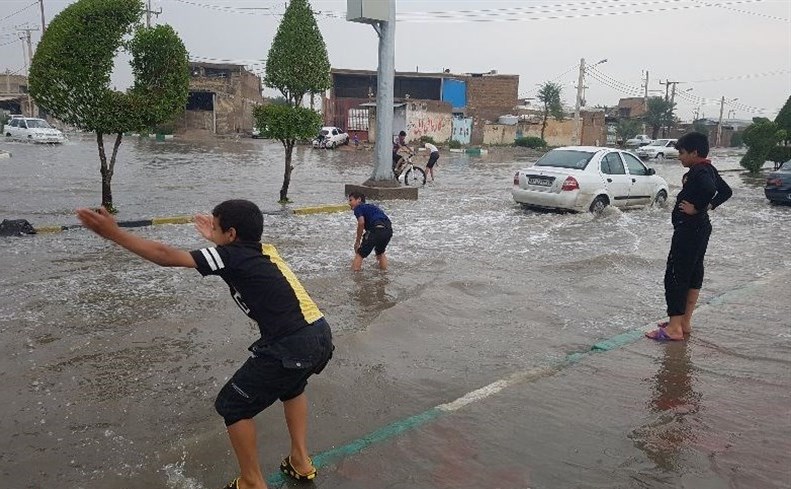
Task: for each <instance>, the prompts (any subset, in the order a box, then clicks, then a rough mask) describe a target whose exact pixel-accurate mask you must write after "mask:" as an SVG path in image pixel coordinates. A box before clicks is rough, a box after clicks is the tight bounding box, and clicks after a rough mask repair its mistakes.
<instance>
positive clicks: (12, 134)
mask: <svg viewBox="0 0 791 489" xmlns="http://www.w3.org/2000/svg"><path fill="white" fill-rule="evenodd" d="M3 135H4V136H5V137H6V138H8V139H15V140H18V141H30V142H33V143H63V142H65V141H66V137H65V136H63V133H62V132H60V131H58V130H57V129H55V128H54V127H52V126H50V125H49V123H47V121H45V120H44V119H37V118H35V117H13V118H12V119H11V120H10V121H8V124H6V125H4V126H3Z"/></svg>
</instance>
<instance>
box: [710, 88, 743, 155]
mask: <svg viewBox="0 0 791 489" xmlns="http://www.w3.org/2000/svg"><path fill="white" fill-rule="evenodd" d="M737 100H739V98H738V97H737V98H733V99H730V100H728V101H727V103H731V102H736V101H737ZM725 103H726V102H725V96H724V95H723V96H722V99H720V120H719V121H717V139H716V142H715V143H714V146H716V147H718V148H719V147H720V146H721V145H722V112H723V111H724V110H725Z"/></svg>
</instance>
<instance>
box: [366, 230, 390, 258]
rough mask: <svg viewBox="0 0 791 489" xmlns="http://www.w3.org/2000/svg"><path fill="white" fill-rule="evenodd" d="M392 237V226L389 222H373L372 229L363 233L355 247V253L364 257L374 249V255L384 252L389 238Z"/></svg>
mask: <svg viewBox="0 0 791 489" xmlns="http://www.w3.org/2000/svg"><path fill="white" fill-rule="evenodd" d="M392 237H393V227H392V225H391V224H390V223H389V222H377V223H374V227H373V229H371V230H370V231H366V232H365V234H363V241H362V243H360V247H359V248H357V254H358V255H360V256H361V257H363V258H365V257H366V256H368V255H370V254H371V251H373V250H376V256H379V255H381V254H382V253H384V252H385V248H387V244H388V243H389V242H390V238H392Z"/></svg>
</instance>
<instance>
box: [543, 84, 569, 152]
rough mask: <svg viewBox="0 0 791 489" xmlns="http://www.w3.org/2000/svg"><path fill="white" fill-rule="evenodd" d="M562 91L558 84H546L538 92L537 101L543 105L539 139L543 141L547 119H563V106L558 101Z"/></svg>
mask: <svg viewBox="0 0 791 489" xmlns="http://www.w3.org/2000/svg"><path fill="white" fill-rule="evenodd" d="M562 90H563V87H561V86H560V85H559V84H557V83H554V82H546V83H544V84H543V85H541V88H540V89H539V90H538V97H537V98H538V100H539V101H540V102H541V103H543V104H544V114H543V118H542V119H543V120H542V122H541V139H544V131H545V130H546V128H547V119H548V118H549V116H550V115H552V117H554V118H555V119H556V120H561V119H562V118H563V104H562V103H561V101H560V92H561V91H562Z"/></svg>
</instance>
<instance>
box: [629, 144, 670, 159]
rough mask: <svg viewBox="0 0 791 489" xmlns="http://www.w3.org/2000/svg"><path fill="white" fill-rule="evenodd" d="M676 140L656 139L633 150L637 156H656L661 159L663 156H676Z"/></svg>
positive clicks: (648, 157) (647, 157)
mask: <svg viewBox="0 0 791 489" xmlns="http://www.w3.org/2000/svg"><path fill="white" fill-rule="evenodd" d="M676 141H678V139H656V140H654V141H651V142H650V143H648V144H646V145H645V146H641V147H639V148H637V150H636V151H635V152H636V153H637V156H639V157H640V158H645V159H650V158H656V159H657V160H663V159H665V158H678V150H677V149H676Z"/></svg>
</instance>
